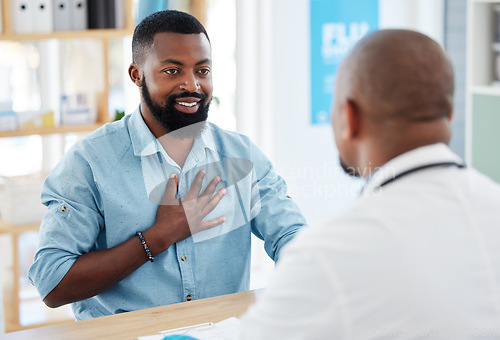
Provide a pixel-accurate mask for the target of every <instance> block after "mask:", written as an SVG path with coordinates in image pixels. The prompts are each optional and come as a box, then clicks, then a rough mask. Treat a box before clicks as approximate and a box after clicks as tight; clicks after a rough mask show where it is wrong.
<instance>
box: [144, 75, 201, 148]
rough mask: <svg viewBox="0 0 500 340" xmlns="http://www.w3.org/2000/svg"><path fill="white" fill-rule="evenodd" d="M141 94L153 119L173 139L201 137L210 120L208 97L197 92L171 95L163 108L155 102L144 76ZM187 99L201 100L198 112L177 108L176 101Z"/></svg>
mask: <svg viewBox="0 0 500 340" xmlns="http://www.w3.org/2000/svg"><path fill="white" fill-rule="evenodd" d="M141 92H142V97H143V98H144V102H145V103H146V105H147V107H148V108H149V111H151V114H152V115H153V117H155V119H156V120H157V121H158V123H160V124H161V126H162V127H163V129H164V130H165V132H166V133H167V134H171V135H172V136H173V137H175V138H179V139H183V138H193V137H197V136H199V135H200V133H201V131H202V130H203V128H204V127H205V121H206V120H207V118H208V109H209V107H210V101H208V102H207V96H205V95H204V94H200V93H197V92H183V93H181V94H177V95H170V96H168V97H167V100H166V103H165V106H164V107H162V106H160V105H158V104H156V103H154V102H153V99H152V98H151V94H150V93H149V89H148V87H147V85H146V78H145V77H144V76H143V77H142V87H141ZM185 97H196V98H200V99H201V100H200V108H199V109H198V111H196V112H195V113H191V114H187V113H182V112H180V111H178V110H177V109H176V108H175V106H174V105H175V100H176V99H177V98H185Z"/></svg>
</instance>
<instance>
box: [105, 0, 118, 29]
mask: <svg viewBox="0 0 500 340" xmlns="http://www.w3.org/2000/svg"><path fill="white" fill-rule="evenodd" d="M102 1H103V2H104V7H105V8H104V15H105V16H106V19H105V28H116V20H115V19H116V13H115V0H102Z"/></svg>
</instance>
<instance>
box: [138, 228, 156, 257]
mask: <svg viewBox="0 0 500 340" xmlns="http://www.w3.org/2000/svg"><path fill="white" fill-rule="evenodd" d="M137 236H139V238H140V239H141V243H142V246H143V247H144V250H145V251H146V255H147V256H148V259H149V261H151V262H155V258H154V257H153V255H152V254H151V251H149V248H148V245H147V244H146V240H145V239H144V236H142V233H141V232H140V231H138V232H137Z"/></svg>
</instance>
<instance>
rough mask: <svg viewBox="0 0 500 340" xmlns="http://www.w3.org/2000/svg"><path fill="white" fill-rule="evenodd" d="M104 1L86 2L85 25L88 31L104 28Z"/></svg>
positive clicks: (89, 0)
mask: <svg viewBox="0 0 500 340" xmlns="http://www.w3.org/2000/svg"><path fill="white" fill-rule="evenodd" d="M106 1H107V0H88V12H87V14H88V16H87V24H88V28H89V29H102V28H106V18H107V14H106V8H107V5H106Z"/></svg>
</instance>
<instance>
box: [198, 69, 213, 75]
mask: <svg viewBox="0 0 500 340" xmlns="http://www.w3.org/2000/svg"><path fill="white" fill-rule="evenodd" d="M198 72H199V73H201V74H203V75H207V74H209V73H210V69H209V68H202V69H200V70H198Z"/></svg>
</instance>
